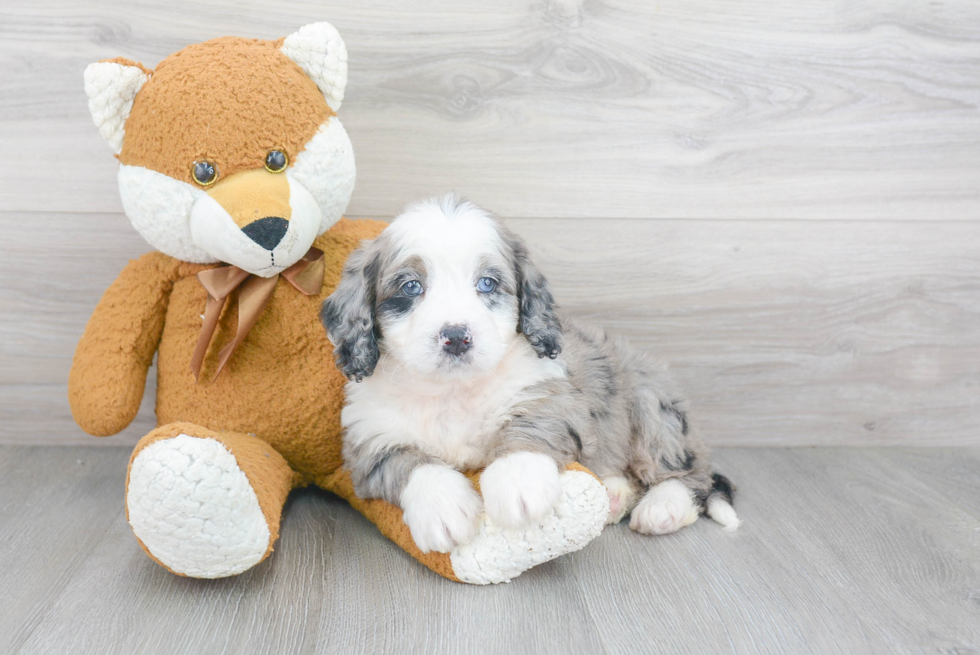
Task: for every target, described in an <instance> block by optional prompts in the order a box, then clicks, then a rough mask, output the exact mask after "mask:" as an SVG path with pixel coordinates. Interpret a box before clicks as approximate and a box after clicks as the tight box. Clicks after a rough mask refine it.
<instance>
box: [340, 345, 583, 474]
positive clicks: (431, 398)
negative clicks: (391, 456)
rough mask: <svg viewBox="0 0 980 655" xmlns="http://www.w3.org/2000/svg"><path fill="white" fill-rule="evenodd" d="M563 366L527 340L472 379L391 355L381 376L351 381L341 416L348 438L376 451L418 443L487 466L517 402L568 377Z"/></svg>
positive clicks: (462, 463) (464, 463)
mask: <svg viewBox="0 0 980 655" xmlns="http://www.w3.org/2000/svg"><path fill="white" fill-rule="evenodd" d="M564 375H565V372H564V369H562V367H561V365H560V364H558V363H557V362H555V361H553V360H550V359H540V358H539V357H538V356H537V355H536V354H535V353H534V350H533V349H532V348H531V346H529V345H528V343H527V341H526V340H525V339H524V338H523V337H521V336H520V335H516V334H515V336H514V338H513V339H512V340H511V348H510V349H509V350H508V351H507V354H506V355H505V356H504V358H503V360H502V361H501V362H500V363H499V364H498V366H497V368H496V369H495V370H494V371H493V372H492V373H491V374H489V375H484V376H479V377H476V378H475V379H472V380H457V381H432V380H426V379H425V378H421V377H420V376H418V375H415V374H413V373H412V372H411V371H409V370H407V369H406V367H405V366H404V365H402V364H400V363H398V362H395V361H392V360H391V359H389V358H387V357H383V358H382V359H381V361H380V362H379V363H378V366H377V368H376V369H375V371H374V375H372V376H371V377H369V378H366V379H365V380H364V381H363V382H360V383H355V382H348V383H347V386H346V391H347V403H346V405H345V406H344V409H343V411H342V412H341V415H340V421H341V424H342V425H343V426H344V428H345V429H346V432H345V435H344V438H345V439H348V440H350V441H351V442H352V443H356V444H358V445H364V444H368V443H370V449H371V452H380V451H382V450H386V449H388V448H390V447H392V446H397V445H404V444H415V445H420V447H422V449H423V450H425V451H426V452H428V453H431V454H433V455H435V456H436V457H438V458H440V459H441V460H442V461H444V462H446V463H448V464H450V465H451V466H454V467H456V468H459V469H461V470H465V469H479V468H483V467H484V466H486V465H487V464H488V463H489V462H488V461H487V455H488V454H489V453H488V450H489V446H488V444H489V443H490V442H491V440H492V439H493V438H494V437H495V436H496V435H497V434H499V432H500V429H501V427H502V426H503V424H504V422H505V421H506V420H507V419H508V416H509V414H508V410H509V408H511V407H513V406H514V404H515V403H518V402H521V401H524V400H528V399H530V398H531V397H532V396H531V395H530V394H528V393H527V392H525V391H524V390H525V389H526V388H527V387H529V386H531V385H533V384H536V383H537V382H540V381H542V380H547V379H550V378H555V377H561V376H564Z"/></svg>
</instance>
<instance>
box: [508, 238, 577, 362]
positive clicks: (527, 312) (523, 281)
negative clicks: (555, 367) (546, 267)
mask: <svg viewBox="0 0 980 655" xmlns="http://www.w3.org/2000/svg"><path fill="white" fill-rule="evenodd" d="M507 243H508V245H509V246H510V249H511V256H512V258H513V262H514V274H515V279H516V282H517V303H518V309H519V312H520V315H519V318H518V321H517V331H518V332H521V333H523V334H524V336H525V337H526V338H527V340H528V343H530V344H531V347H533V348H534V350H535V352H537V353H538V357H546V356H547V357H550V358H551V359H555V358H556V357H558V354H559V353H560V352H561V349H562V345H563V340H562V335H561V324H560V323H559V322H558V315H557V314H556V313H555V297H554V296H553V295H552V294H551V287H550V286H549V285H548V280H546V279H545V277H544V275H542V274H541V271H539V270H538V269H537V267H535V266H534V264H532V263H531V257H530V254H529V253H528V250H527V246H526V245H525V244H524V241H523V240H522V239H521V238H520V237H518V236H517V235H515V234H513V233H509V234H507Z"/></svg>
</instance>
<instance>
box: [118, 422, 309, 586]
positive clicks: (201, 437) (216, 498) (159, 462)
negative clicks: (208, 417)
mask: <svg viewBox="0 0 980 655" xmlns="http://www.w3.org/2000/svg"><path fill="white" fill-rule="evenodd" d="M293 480H294V474H293V471H292V470H291V469H290V468H289V465H288V464H287V463H286V460H284V459H283V458H282V456H281V455H279V453H277V452H276V451H275V450H274V449H273V448H272V446H270V445H269V444H267V443H265V442H264V441H262V440H261V439H258V438H256V437H252V436H249V435H247V434H241V433H237V432H214V431H212V430H208V429H207V428H203V427H201V426H199V425H195V424H193V423H171V424H169V425H163V426H160V427H158V428H157V429H156V430H153V431H152V432H150V433H149V434H148V435H146V436H145V437H143V439H141V440H140V442H139V444H137V446H136V449H135V450H134V451H133V455H132V457H131V458H130V460H129V472H128V475H127V477H126V514H127V516H128V518H129V523H130V525H131V526H132V527H133V532H135V533H136V538H137V539H138V540H139V542H140V545H141V546H142V547H143V550H145V551H146V552H147V553H148V554H149V555H150V557H151V558H153V559H154V560H155V561H156V562H157V563H159V564H161V565H162V566H164V567H165V568H167V569H169V570H170V571H172V572H174V573H176V574H178V575H184V576H189V577H193V578H222V577H225V576H229V575H237V574H239V573H242V572H243V571H246V570H248V569H250V568H252V567H253V566H255V565H256V564H258V563H259V562H261V561H262V560H264V559H265V558H266V557H268V555H269V553H271V552H272V546H273V544H274V543H275V541H276V538H277V537H278V536H279V518H280V514H281V513H282V506H283V503H285V502H286V496H287V495H289V491H290V489H291V488H292V485H293Z"/></svg>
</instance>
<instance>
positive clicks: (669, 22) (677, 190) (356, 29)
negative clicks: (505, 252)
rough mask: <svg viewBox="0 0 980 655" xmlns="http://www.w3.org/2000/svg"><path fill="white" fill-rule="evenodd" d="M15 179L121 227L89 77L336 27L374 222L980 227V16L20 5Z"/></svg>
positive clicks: (882, 6)
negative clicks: (461, 205) (443, 202)
mask: <svg viewBox="0 0 980 655" xmlns="http://www.w3.org/2000/svg"><path fill="white" fill-rule="evenodd" d="M2 12H3V20H0V67H2V70H3V71H4V74H3V76H2V78H0V147H2V149H3V151H4V152H23V153H27V154H28V155H29V164H27V165H11V164H9V163H8V165H7V166H6V168H5V173H4V175H3V176H0V205H2V206H3V207H4V208H5V209H9V210H13V211H17V212H21V211H36V210H55V211H111V212H115V211H119V209H120V205H119V200H118V198H117V191H116V187H115V177H114V167H115V162H114V160H113V159H112V157H111V155H110V153H109V150H108V148H107V147H106V146H105V145H104V144H103V143H101V140H100V138H99V136H98V134H97V132H96V130H95V128H94V127H93V126H92V125H91V121H90V119H89V117H88V112H87V108H86V102H85V98H84V95H83V93H82V83H81V75H82V70H83V69H84V67H85V65H87V64H88V63H90V62H92V61H96V60H98V59H102V58H107V57H115V56H127V57H130V58H133V59H137V60H141V61H143V62H144V63H146V64H147V65H150V66H153V65H155V64H156V63H157V62H158V61H159V60H160V59H162V58H163V57H165V56H166V55H168V54H170V53H172V52H174V51H176V50H177V49H179V48H181V47H183V46H184V45H187V44H189V43H193V42H197V41H201V40H205V39H208V38H213V37H217V36H222V35H226V34H235V35H241V36H248V37H262V38H275V37H279V36H284V35H286V34H288V33H290V32H292V31H293V30H295V29H296V28H297V27H299V26H300V25H302V24H304V23H307V22H310V21H314V20H324V19H326V20H330V21H332V22H333V23H334V24H335V25H336V26H337V27H338V28H339V29H340V31H341V32H342V34H343V35H344V37H345V40H346V42H347V44H348V49H349V51H350V85H349V88H348V94H347V99H346V100H345V104H344V107H343V108H342V110H341V114H340V116H341V118H342V120H343V121H344V123H345V125H346V126H347V128H348V130H349V132H350V134H351V137H352V140H353V143H354V146H355V151H356V153H357V158H358V166H359V176H358V186H357V189H356V191H355V195H354V199H353V201H352V203H351V208H350V211H351V213H352V214H353V215H361V216H391V215H393V214H395V213H397V211H398V210H399V209H400V208H401V207H402V206H403V205H404V204H405V203H406V202H408V201H411V200H414V199H416V198H417V197H419V196H420V195H424V194H429V193H434V192H441V191H445V190H447V189H449V188H456V189H457V190H459V191H461V192H464V193H467V194H469V195H471V196H472V197H474V198H475V199H476V200H479V201H481V202H483V203H485V204H487V205H488V206H489V207H491V208H492V209H494V210H496V211H498V212H500V213H501V214H503V215H506V216H535V217H565V216H581V217H637V218H646V217H659V218H663V217H667V218H685V217H687V218H801V217H802V218H874V219H903V218H910V219H942V218H961V219H962V218H970V219H975V218H976V217H977V215H978V209H980V191H978V185H977V183H976V182H977V180H978V179H980V158H978V157H977V152H978V150H980V112H978V110H977V109H978V104H980V5H978V4H977V3H976V2H974V1H973V0H946V1H944V2H932V3H922V2H916V1H914V0H899V1H897V2H885V1H883V0H859V1H856V2H847V3H827V2H822V1H820V0H805V1H797V2H779V3H772V2H767V1H765V0H750V1H746V2H715V1H713V0H694V1H691V0H668V1H666V2H657V3H649V2H646V3H644V2H626V1H625V0H609V1H606V2H581V1H579V0H545V1H542V2H533V3H532V2H527V1H526V0H508V1H506V2H499V3H494V5H493V7H492V8H490V7H488V6H487V5H486V4H485V3H478V2H475V1H473V0H470V1H468V2H460V1H459V0H455V1H453V2H449V1H430V2H424V3H411V4H410V5H406V4H404V3H397V2H392V1H391V0H383V1H382V0H372V1H371V2H358V3H350V2H346V3H322V2H313V1H312V0H307V1H304V2H290V3H288V4H286V5H284V4H282V3H275V4H270V3H268V2H265V1H264V0H243V1H242V2H234V3H232V2H228V1H227V0H226V1H225V2H220V3H215V4H211V5H202V4H201V3H199V2H190V1H188V0H175V1H173V2H168V3H163V4H160V3H152V2H147V1H146V0H136V1H134V2H129V3H127V4H126V6H125V9H123V8H121V7H120V6H119V4H118V3H115V2H110V1H109V0H87V1H86V2H84V3H78V2H74V1H72V0H40V1H38V2H31V3H7V4H6V5H5V6H4V8H3V10H2Z"/></svg>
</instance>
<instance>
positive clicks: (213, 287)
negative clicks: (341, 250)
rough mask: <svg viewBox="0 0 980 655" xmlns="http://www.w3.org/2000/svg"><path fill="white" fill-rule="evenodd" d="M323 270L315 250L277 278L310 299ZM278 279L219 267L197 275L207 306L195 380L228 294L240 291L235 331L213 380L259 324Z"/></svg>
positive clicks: (194, 360)
mask: <svg viewBox="0 0 980 655" xmlns="http://www.w3.org/2000/svg"><path fill="white" fill-rule="evenodd" d="M323 270H324V262H323V251H322V250H320V249H319V248H310V249H309V250H308V251H307V253H306V254H305V255H303V258H302V259H300V260H299V261H298V262H296V263H295V264H293V265H292V266H290V267H289V268H287V269H286V270H284V271H283V272H282V273H280V274H279V275H282V277H284V278H286V281H287V282H289V283H290V284H291V285H293V286H294V287H296V290H297V291H299V292H300V293H302V294H303V295H306V296H312V295H315V294H317V293H319V292H320V289H321V287H322V286H323ZM279 275H273V276H272V277H259V276H258V275H252V274H251V273H249V272H248V271H243V270H242V269H240V268H238V267H237V266H231V265H227V266H219V267H218V268H212V269H209V270H206V271H201V272H200V273H198V274H197V279H198V280H199V281H200V282H201V286H203V287H204V288H205V289H206V290H207V292H208V304H207V306H206V307H205V309H204V323H203V324H202V325H201V334H200V336H199V337H198V338H197V346H196V347H195V348H194V355H193V356H192V357H191V371H192V372H193V373H194V379H195V380H199V379H200V376H201V364H203V363H204V356H205V355H206V354H207V352H208V346H209V345H210V344H211V337H212V336H214V330H215V328H216V327H218V318H219V317H220V316H221V309H222V308H223V307H224V306H225V301H226V300H228V296H229V295H230V294H231V292H232V291H234V290H235V289H238V288H239V286H240V287H241V289H240V290H239V292H238V329H237V331H236V333H235V338H234V339H233V340H232V342H231V343H229V344H228V345H227V346H225V347H224V348H222V349H221V353H220V355H219V358H218V370H217V371H216V372H215V374H214V377H215V378H217V377H218V374H219V373H221V369H223V368H224V366H225V363H226V362H227V361H228V359H229V358H230V357H231V355H232V353H234V352H235V348H237V347H238V344H240V343H241V342H242V341H244V340H245V336H246V335H247V334H248V331H249V330H251V329H252V326H253V325H255V323H256V322H257V321H258V320H259V316H261V315H262V310H264V309H265V306H266V305H267V304H268V303H269V298H271V297H272V292H273V291H275V290H276V284H277V283H278V282H279Z"/></svg>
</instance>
